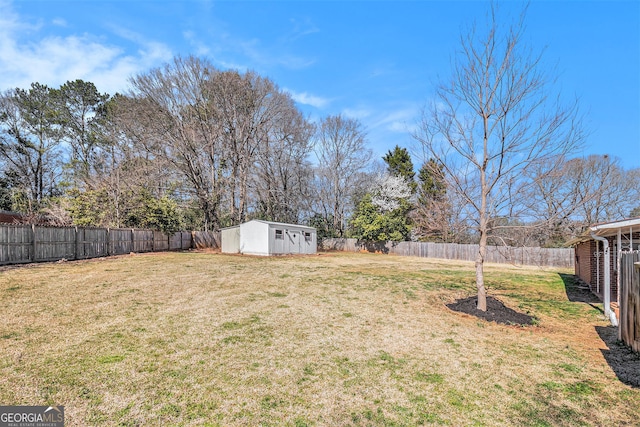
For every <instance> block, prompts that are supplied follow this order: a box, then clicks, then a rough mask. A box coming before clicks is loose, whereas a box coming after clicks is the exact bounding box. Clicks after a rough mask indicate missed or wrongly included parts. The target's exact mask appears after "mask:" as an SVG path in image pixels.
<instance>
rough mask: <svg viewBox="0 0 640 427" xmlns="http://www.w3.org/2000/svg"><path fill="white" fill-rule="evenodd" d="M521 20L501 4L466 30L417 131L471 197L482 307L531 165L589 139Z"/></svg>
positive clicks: (452, 183)
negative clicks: (497, 232)
mask: <svg viewBox="0 0 640 427" xmlns="http://www.w3.org/2000/svg"><path fill="white" fill-rule="evenodd" d="M524 15H525V13H524V12H523V13H522V15H521V16H520V19H518V20H516V22H515V23H514V24H512V25H510V26H509V27H508V28H503V27H502V26H501V25H500V24H499V20H498V17H497V16H496V10H495V7H494V6H492V7H491V10H490V13H489V14H488V25H487V27H486V32H485V33H484V34H483V33H480V32H479V31H478V29H477V28H476V27H475V26H474V27H472V28H471V29H470V31H469V32H468V33H467V34H465V35H463V36H462V37H461V50H460V52H459V54H458V55H457V56H456V57H455V58H454V64H453V77H452V79H451V80H450V81H448V82H444V83H442V84H441V85H440V86H439V87H438V89H437V93H436V97H435V100H434V102H433V105H432V106H431V107H430V108H429V109H426V110H425V111H424V113H423V117H422V120H421V123H420V127H419V130H418V131H417V132H416V134H415V138H416V139H417V140H418V141H419V142H420V143H422V145H423V147H424V150H425V152H426V154H427V155H428V156H429V157H433V158H435V159H437V160H438V161H439V162H440V163H441V164H442V165H443V169H444V172H445V176H446V177H447V180H448V181H449V182H448V185H449V186H448V188H449V191H451V192H454V193H456V195H457V196H459V197H460V198H461V199H462V200H464V209H463V211H462V212H463V214H465V215H466V216H467V220H468V221H469V222H470V223H472V224H473V225H474V228H475V230H476V233H477V235H478V240H479V250H478V254H477V256H476V262H475V264H476V285H477V290H478V309H480V310H483V311H484V310H486V288H485V280H484V260H485V254H486V247H487V241H488V238H489V237H490V236H491V234H492V232H493V224H492V219H493V218H498V217H507V218H519V217H523V216H526V215H527V214H528V212H527V211H526V209H522V208H523V206H525V205H524V204H523V203H522V200H521V197H523V196H524V195H525V194H526V193H527V191H525V190H526V189H527V188H528V187H530V186H531V185H532V181H531V180H530V179H528V176H529V174H528V171H529V169H531V168H533V167H535V166H536V165H538V164H541V163H543V164H547V165H555V164H557V163H556V162H557V161H558V159H559V158H561V156H562V155H565V154H567V153H570V152H572V150H574V149H575V148H576V146H577V145H578V144H579V143H580V142H581V139H582V134H581V129H580V126H579V123H578V121H579V120H578V117H577V113H576V112H577V109H576V104H574V105H572V106H569V107H564V106H562V105H560V102H559V98H552V97H551V96H550V93H551V92H552V89H553V87H552V85H551V84H550V83H551V81H550V79H549V77H548V76H547V75H545V73H544V72H543V71H542V66H541V63H540V61H541V55H536V54H533V53H532V52H531V50H530V49H529V48H527V46H526V45H525V44H524V42H523V29H524Z"/></svg>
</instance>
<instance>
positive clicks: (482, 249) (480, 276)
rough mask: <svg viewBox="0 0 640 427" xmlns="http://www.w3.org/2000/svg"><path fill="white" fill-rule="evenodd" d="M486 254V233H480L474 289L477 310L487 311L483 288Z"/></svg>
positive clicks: (485, 295)
mask: <svg viewBox="0 0 640 427" xmlns="http://www.w3.org/2000/svg"><path fill="white" fill-rule="evenodd" d="M486 253H487V232H486V231H485V230H481V231H480V244H479V246H478V255H477V256H476V287H477V288H478V305H477V309H478V310H482V311H487V289H486V288H485V287H484V257H485V254H486Z"/></svg>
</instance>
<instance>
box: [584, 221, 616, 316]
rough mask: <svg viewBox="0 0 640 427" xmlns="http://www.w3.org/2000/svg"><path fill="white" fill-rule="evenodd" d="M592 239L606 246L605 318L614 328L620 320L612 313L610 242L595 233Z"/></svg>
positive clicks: (604, 261) (592, 233) (592, 234)
mask: <svg viewBox="0 0 640 427" xmlns="http://www.w3.org/2000/svg"><path fill="white" fill-rule="evenodd" d="M591 237H592V238H594V239H595V240H599V241H601V242H602V244H603V245H604V257H603V258H604V259H603V264H604V317H606V318H607V319H609V320H610V321H611V324H612V325H613V326H618V319H616V315H615V313H613V312H612V311H611V272H610V270H611V266H610V263H611V259H610V258H611V256H610V251H609V241H608V240H607V239H605V238H604V237H600V236H597V235H596V234H595V233H594V232H593V231H592V232H591Z"/></svg>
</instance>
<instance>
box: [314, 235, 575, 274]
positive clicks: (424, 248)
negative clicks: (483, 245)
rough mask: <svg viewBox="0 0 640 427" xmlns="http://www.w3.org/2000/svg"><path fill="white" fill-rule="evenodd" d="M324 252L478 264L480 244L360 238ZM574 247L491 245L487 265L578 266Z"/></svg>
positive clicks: (329, 243)
mask: <svg viewBox="0 0 640 427" xmlns="http://www.w3.org/2000/svg"><path fill="white" fill-rule="evenodd" d="M319 246H320V248H321V249H324V250H338V251H347V252H360V251H368V252H381V253H389V254H395V255H403V256H418V257H424V258H442V259H452V260H453V259H455V260H462V261H475V259H476V255H477V254H478V245H462V244H457V243H432V242H362V241H359V240H357V239H323V240H322V242H320V243H319ZM574 260H575V255H574V250H573V248H515V247H511V246H487V255H486V257H485V261H486V262H492V263H497V264H515V265H534V266H541V267H562V268H573V267H574Z"/></svg>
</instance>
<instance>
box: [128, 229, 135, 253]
mask: <svg viewBox="0 0 640 427" xmlns="http://www.w3.org/2000/svg"><path fill="white" fill-rule="evenodd" d="M134 244H135V235H134V233H133V228H132V229H131V251H129V252H135V251H134V249H135V246H134Z"/></svg>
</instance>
